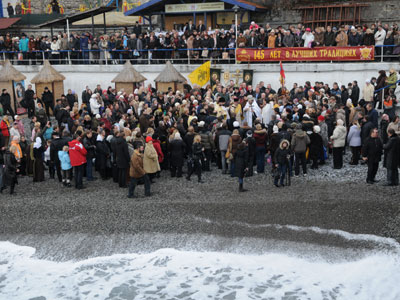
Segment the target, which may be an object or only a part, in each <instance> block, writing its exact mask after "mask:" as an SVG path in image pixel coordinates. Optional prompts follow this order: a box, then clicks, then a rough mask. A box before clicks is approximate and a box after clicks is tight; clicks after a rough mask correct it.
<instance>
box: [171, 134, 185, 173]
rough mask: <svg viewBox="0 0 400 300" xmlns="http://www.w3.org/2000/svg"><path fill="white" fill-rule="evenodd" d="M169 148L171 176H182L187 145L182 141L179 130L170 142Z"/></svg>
mask: <svg viewBox="0 0 400 300" xmlns="http://www.w3.org/2000/svg"><path fill="white" fill-rule="evenodd" d="M168 148H169V153H170V164H171V177H175V176H176V177H182V167H183V160H184V157H185V149H186V145H185V143H184V142H183V141H182V138H181V135H180V133H179V132H177V133H175V136H174V139H173V140H172V141H171V142H170V143H169V145H168Z"/></svg>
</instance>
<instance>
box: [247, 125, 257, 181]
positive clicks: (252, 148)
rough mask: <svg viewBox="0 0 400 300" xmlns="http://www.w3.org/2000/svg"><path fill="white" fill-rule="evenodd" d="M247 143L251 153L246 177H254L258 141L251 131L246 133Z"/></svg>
mask: <svg viewBox="0 0 400 300" xmlns="http://www.w3.org/2000/svg"><path fill="white" fill-rule="evenodd" d="M246 143H247V148H248V152H249V159H248V163H247V169H248V171H247V173H246V177H250V176H253V167H254V164H255V157H256V140H255V138H254V137H253V132H252V131H251V130H248V131H247V132H246Z"/></svg>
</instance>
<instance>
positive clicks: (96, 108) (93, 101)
mask: <svg viewBox="0 0 400 300" xmlns="http://www.w3.org/2000/svg"><path fill="white" fill-rule="evenodd" d="M89 105H90V111H91V112H92V114H93V115H97V114H100V107H101V104H100V103H99V102H98V101H97V95H96V94H93V95H92V97H91V98H90V101H89Z"/></svg>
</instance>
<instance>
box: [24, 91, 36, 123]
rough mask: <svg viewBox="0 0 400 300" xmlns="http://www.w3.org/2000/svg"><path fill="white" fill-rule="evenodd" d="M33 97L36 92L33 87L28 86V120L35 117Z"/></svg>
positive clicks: (26, 95) (26, 93)
mask: <svg viewBox="0 0 400 300" xmlns="http://www.w3.org/2000/svg"><path fill="white" fill-rule="evenodd" d="M33 95H35V92H34V91H33V90H32V85H31V84H30V85H28V88H27V90H26V91H25V104H26V108H27V109H28V118H32V117H33V116H34V115H35V101H33Z"/></svg>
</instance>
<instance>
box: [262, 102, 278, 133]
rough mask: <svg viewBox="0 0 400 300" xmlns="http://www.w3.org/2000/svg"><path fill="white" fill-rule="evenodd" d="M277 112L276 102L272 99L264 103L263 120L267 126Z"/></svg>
mask: <svg viewBox="0 0 400 300" xmlns="http://www.w3.org/2000/svg"><path fill="white" fill-rule="evenodd" d="M274 114H275V111H274V103H273V102H272V101H270V102H268V103H267V104H265V105H264V107H263V108H262V110H261V116H262V122H263V123H264V125H265V126H266V127H268V124H269V122H271V119H272V115H274Z"/></svg>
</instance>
